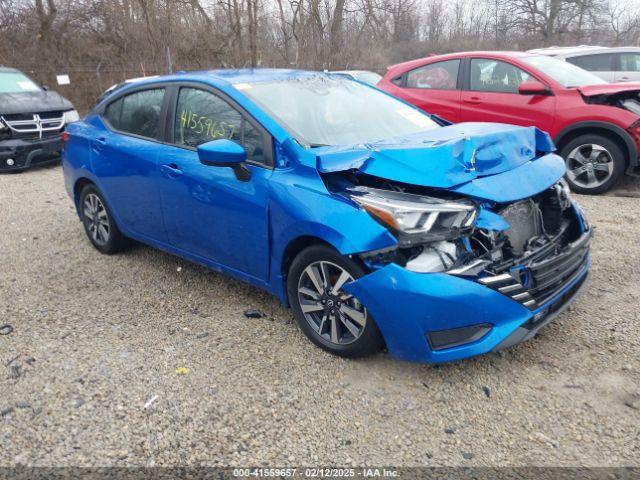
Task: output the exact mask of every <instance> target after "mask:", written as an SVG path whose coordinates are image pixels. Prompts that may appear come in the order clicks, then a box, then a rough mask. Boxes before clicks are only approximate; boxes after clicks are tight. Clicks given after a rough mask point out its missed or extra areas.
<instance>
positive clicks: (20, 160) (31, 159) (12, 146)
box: [0, 135, 62, 172]
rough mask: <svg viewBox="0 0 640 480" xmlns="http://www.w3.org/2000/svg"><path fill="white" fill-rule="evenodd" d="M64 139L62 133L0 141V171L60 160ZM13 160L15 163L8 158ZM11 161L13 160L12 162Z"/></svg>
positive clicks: (24, 168)
mask: <svg viewBox="0 0 640 480" xmlns="http://www.w3.org/2000/svg"><path fill="white" fill-rule="evenodd" d="M61 150H62V140H61V138H60V135H56V136H50V137H44V138H36V139H23V138H15V139H9V140H2V141H0V172H9V171H20V170H26V169H28V168H30V167H33V166H35V165H46V164H50V163H54V162H57V161H59V160H60V152H61ZM10 159H11V160H13V165H9V164H7V160H10ZM10 163H11V162H10Z"/></svg>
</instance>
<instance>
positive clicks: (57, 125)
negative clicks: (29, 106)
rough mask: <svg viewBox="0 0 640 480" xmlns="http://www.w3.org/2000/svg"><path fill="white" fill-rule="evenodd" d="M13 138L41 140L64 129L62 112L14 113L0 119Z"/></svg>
mask: <svg viewBox="0 0 640 480" xmlns="http://www.w3.org/2000/svg"><path fill="white" fill-rule="evenodd" d="M0 119H1V120H2V121H3V123H4V124H6V125H7V126H8V127H9V129H11V133H12V134H13V135H14V136H17V137H20V138H23V137H25V136H26V137H27V138H31V137H35V138H42V137H43V136H45V135H47V134H49V133H52V132H59V131H60V130H62V127H64V112H62V111H59V112H43V113H33V114H31V113H29V114H27V113H16V114H9V115H3V116H1V117H0Z"/></svg>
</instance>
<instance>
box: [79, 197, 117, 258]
mask: <svg viewBox="0 0 640 480" xmlns="http://www.w3.org/2000/svg"><path fill="white" fill-rule="evenodd" d="M84 217H85V221H86V225H87V230H88V232H89V235H91V238H92V239H93V241H94V242H95V243H97V244H98V245H101V246H102V245H106V244H107V242H108V241H109V235H110V233H111V226H110V225H109V215H108V214H107V210H106V209H105V207H104V205H103V203H102V201H101V200H100V197H98V195H96V194H95V193H89V194H88V195H87V196H86V197H85V198H84Z"/></svg>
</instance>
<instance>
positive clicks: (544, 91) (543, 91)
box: [518, 80, 549, 95]
mask: <svg viewBox="0 0 640 480" xmlns="http://www.w3.org/2000/svg"><path fill="white" fill-rule="evenodd" d="M518 93H519V94H520V95H548V94H549V89H548V88H547V87H546V86H545V85H544V84H542V83H540V82H537V81H535V80H530V81H528V82H522V83H521V84H520V85H519V86H518Z"/></svg>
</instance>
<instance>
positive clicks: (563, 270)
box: [528, 235, 590, 304]
mask: <svg viewBox="0 0 640 480" xmlns="http://www.w3.org/2000/svg"><path fill="white" fill-rule="evenodd" d="M589 237H590V235H584V236H583V237H582V238H580V239H578V240H577V241H576V242H575V243H574V244H570V245H569V249H568V250H567V251H566V252H565V253H561V254H559V255H556V256H555V257H552V258H549V259H546V260H542V261H540V262H536V263H532V264H531V265H529V267H528V268H529V272H530V274H531V277H532V278H531V279H532V282H531V283H532V285H531V288H530V289H529V292H530V294H531V295H532V296H533V298H535V300H536V302H538V303H539V304H542V303H545V302H546V301H547V300H549V299H550V298H551V297H553V296H554V295H555V294H556V293H557V292H558V291H559V290H561V289H562V287H563V286H564V285H566V284H567V283H568V282H569V281H571V280H572V279H573V277H574V276H575V275H576V273H578V272H579V271H580V270H581V269H582V267H583V266H584V265H585V264H586V263H587V255H588V254H589V240H590V238H589Z"/></svg>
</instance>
